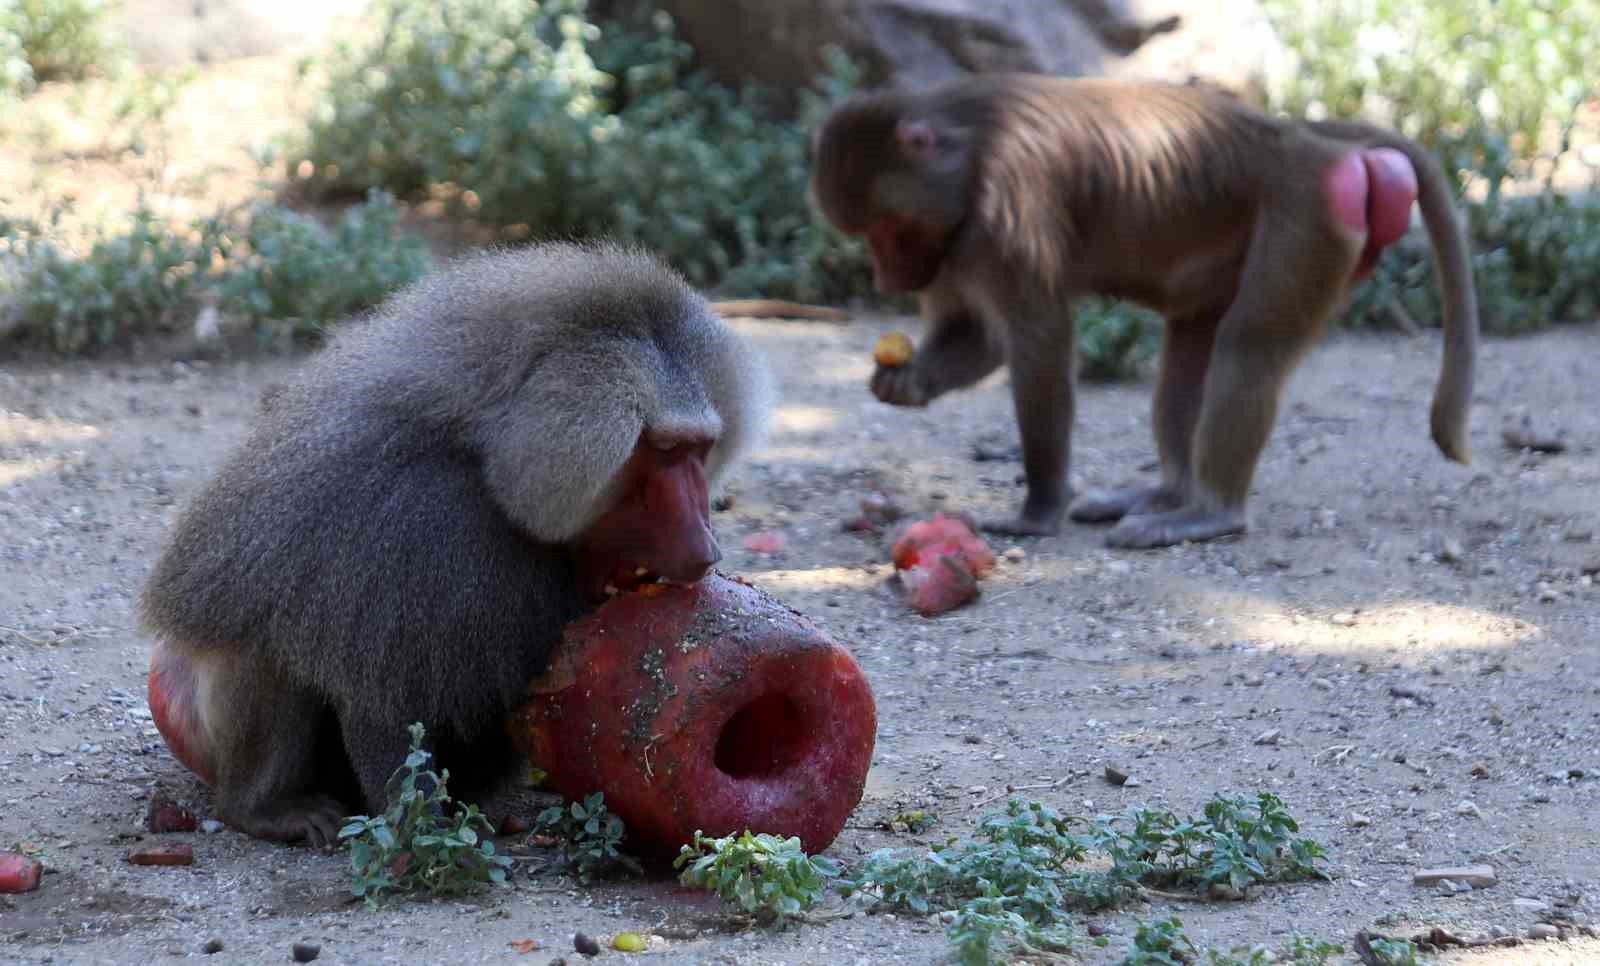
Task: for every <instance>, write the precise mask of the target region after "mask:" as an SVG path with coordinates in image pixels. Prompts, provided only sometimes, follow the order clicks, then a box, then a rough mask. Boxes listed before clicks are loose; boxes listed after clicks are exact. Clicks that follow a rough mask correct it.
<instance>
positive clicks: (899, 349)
mask: <svg viewBox="0 0 1600 966" xmlns="http://www.w3.org/2000/svg"><path fill="white" fill-rule="evenodd" d="M912 348H913V347H912V345H911V338H910V336H907V335H906V334H905V333H904V332H886V333H884V335H883V337H882V338H880V339H879V340H878V344H877V345H876V346H874V347H873V349H872V359H873V361H874V362H876V363H877V364H878V365H880V366H884V367H886V368H890V369H892V368H894V367H896V366H903V365H905V364H906V363H908V362H910V361H911V350H912Z"/></svg>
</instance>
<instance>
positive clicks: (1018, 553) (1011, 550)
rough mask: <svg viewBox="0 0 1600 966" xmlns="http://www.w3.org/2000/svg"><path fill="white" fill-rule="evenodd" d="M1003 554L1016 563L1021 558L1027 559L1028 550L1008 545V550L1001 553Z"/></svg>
mask: <svg viewBox="0 0 1600 966" xmlns="http://www.w3.org/2000/svg"><path fill="white" fill-rule="evenodd" d="M1001 556H1002V557H1005V558H1006V559H1007V560H1009V561H1011V562H1012V563H1016V562H1017V561H1019V560H1024V559H1026V558H1027V556H1028V551H1026V550H1024V549H1022V548H1021V547H1007V548H1006V552H1005V553H1003V554H1001Z"/></svg>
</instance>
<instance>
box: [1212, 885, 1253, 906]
mask: <svg viewBox="0 0 1600 966" xmlns="http://www.w3.org/2000/svg"><path fill="white" fill-rule="evenodd" d="M1206 898H1208V899H1212V900H1215V901H1219V902H1237V901H1239V900H1241V899H1243V898H1244V893H1243V892H1241V891H1239V890H1238V889H1235V888H1234V887H1233V886H1231V885H1229V884H1228V883H1226V882H1213V883H1211V886H1210V888H1208V889H1206Z"/></svg>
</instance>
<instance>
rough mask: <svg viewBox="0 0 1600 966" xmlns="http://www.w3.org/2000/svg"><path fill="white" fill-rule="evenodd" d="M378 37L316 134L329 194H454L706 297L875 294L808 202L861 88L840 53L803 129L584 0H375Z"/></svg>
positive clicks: (676, 47)
mask: <svg viewBox="0 0 1600 966" xmlns="http://www.w3.org/2000/svg"><path fill="white" fill-rule="evenodd" d="M375 9H376V11H377V14H378V16H380V17H381V18H382V24H383V27H382V31H381V35H380V38H379V40H378V41H377V42H376V43H374V44H372V45H370V46H364V47H362V46H354V45H346V46H344V47H342V48H341V49H340V50H339V52H338V53H337V54H336V55H335V56H334V57H333V58H331V59H330V60H328V61H327V62H326V66H327V72H328V78H327V84H326V87H325V93H324V96H323V100H322V103H321V105H320V106H319V108H318V110H317V114H316V116H315V117H313V118H312V120H311V125H310V131H309V136H308V138H307V141H306V144H305V145H304V146H303V150H301V151H300V152H298V154H299V156H298V157H294V158H291V164H292V165H294V166H295V167H299V165H300V162H302V161H309V162H310V164H311V166H312V168H313V169H314V171H315V176H314V179H313V180H314V183H315V185H316V186H317V187H320V188H321V189H322V190H323V191H337V190H339V189H350V188H356V189H361V188H367V187H373V186H381V187H384V188H387V189H388V190H391V191H394V192H396V193H397V194H401V195H403V196H406V197H414V196H417V195H419V194H421V193H423V192H425V191H441V190H442V191H443V192H445V193H446V194H447V196H448V197H449V198H450V199H451V200H452V201H453V202H455V203H456V204H457V205H458V206H459V207H460V208H461V209H464V210H465V212H466V213H468V214H470V215H472V216H474V217H476V218H478V219H481V220H484V221H487V222H491V223H494V224H498V225H505V226H513V228H514V230H515V233H516V234H518V235H524V234H525V235H531V236H533V237H572V236H594V235H610V236H612V237H616V238H619V239H623V240H626V241H632V242H638V243H641V244H644V245H646V246H649V247H651V248H654V249H656V250H658V251H661V252H662V253H664V254H665V255H666V256H667V257H668V258H669V259H670V260H671V261H672V262H673V263H674V264H675V265H676V266H677V267H678V268H679V269H680V270H681V271H683V272H684V273H685V274H686V275H687V276H688V277H689V279H690V280H691V281H692V282H694V283H695V284H697V285H702V286H717V287H718V288H720V289H721V290H723V291H725V292H728V293H730V294H735V293H751V294H754V293H761V294H766V295H769V296H777V297H794V298H799V299H803V300H808V301H810V300H828V299H838V298H842V297H845V296H847V295H849V294H851V293H853V292H857V291H861V290H862V284H861V283H862V281H863V280H864V279H865V275H864V274H863V266H862V262H861V259H860V257H859V252H858V250H857V249H856V248H855V247H854V246H852V245H850V244H847V243H846V242H845V241H844V240H843V239H842V238H840V237H839V236H837V235H836V234H834V233H832V232H831V231H830V230H828V229H827V228H826V227H825V226H824V225H823V224H822V223H821V222H820V220H819V219H817V218H816V217H815V216H814V215H813V214H812V213H811V211H810V209H809V206H808V205H807V202H806V195H805V179H806V171H807V166H806V162H807V158H806V133H805V132H806V128H807V127H808V126H809V124H810V123H811V122H812V121H813V120H814V118H815V116H816V115H817V113H818V112H819V111H820V110H822V109H823V108H824V106H825V104H826V102H827V101H828V100H829V99H830V98H831V97H834V96H838V95H839V94H840V93H842V92H844V91H847V90H849V89H850V88H851V86H852V85H853V84H854V82H855V78H856V74H855V72H854V70H853V68H852V67H851V66H850V65H849V64H848V63H847V62H845V61H844V60H843V59H842V58H840V57H837V56H836V57H835V58H834V60H833V64H834V70H833V73H832V74H830V75H829V76H828V77H825V78H822V79H821V80H819V83H818V89H817V90H815V91H813V92H811V96H810V97H809V98H808V100H807V101H806V108H805V110H804V112H803V116H802V118H801V119H800V122H799V123H790V122H785V121H781V120H778V119H776V118H774V117H772V116H771V115H769V113H768V112H767V111H766V110H765V109H764V107H763V104H762V98H761V93H760V92H759V91H757V90H749V91H743V92H736V91H733V90H731V89H729V88H727V87H724V86H722V85H719V84H717V83H715V82H714V81H712V80H711V79H710V78H709V77H708V76H706V75H705V74H704V73H702V72H699V71H696V70H694V69H692V67H691V66H690V61H691V58H692V56H693V51H691V50H690V48H689V47H688V46H687V45H686V44H684V43H682V42H680V41H679V40H677V39H676V37H675V35H674V33H673V28H672V22H671V19H670V18H668V17H667V16H666V15H664V14H657V15H655V16H653V17H650V18H648V19H643V20H638V21H632V22H628V23H618V24H605V25H600V24H595V23H591V22H589V21H588V20H586V19H585V18H584V14H585V4H584V2H583V0H544V2H541V3H527V2H517V0H455V2H452V3H447V4H439V3H434V2H431V0H377V4H376V7H375Z"/></svg>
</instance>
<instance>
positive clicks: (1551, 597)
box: [1538, 580, 1561, 604]
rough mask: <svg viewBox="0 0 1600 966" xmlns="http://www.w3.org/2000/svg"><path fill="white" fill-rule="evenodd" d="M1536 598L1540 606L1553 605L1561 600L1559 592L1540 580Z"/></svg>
mask: <svg viewBox="0 0 1600 966" xmlns="http://www.w3.org/2000/svg"><path fill="white" fill-rule="evenodd" d="M1538 597H1539V602H1540V603H1541V604H1549V603H1553V602H1555V601H1558V600H1560V599H1561V591H1559V590H1556V589H1555V588H1554V587H1552V586H1550V585H1549V584H1547V583H1545V582H1544V581H1542V580H1541V581H1539V585H1538Z"/></svg>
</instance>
